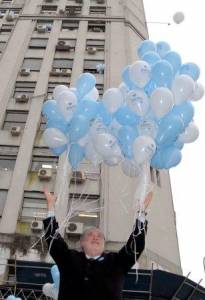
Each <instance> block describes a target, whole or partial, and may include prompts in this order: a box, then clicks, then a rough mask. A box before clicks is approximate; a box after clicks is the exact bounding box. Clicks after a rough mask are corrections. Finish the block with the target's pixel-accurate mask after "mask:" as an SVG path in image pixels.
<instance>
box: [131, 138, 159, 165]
mask: <svg viewBox="0 0 205 300" xmlns="http://www.w3.org/2000/svg"><path fill="white" fill-rule="evenodd" d="M155 150H156V144H155V141H154V140H153V139H152V138H151V137H149V136H145V135H144V136H139V137H137V138H136V139H135V141H134V145H133V152H134V159H135V161H136V163H137V164H143V163H144V162H147V161H149V160H151V158H152V156H153V155H154V153H155Z"/></svg>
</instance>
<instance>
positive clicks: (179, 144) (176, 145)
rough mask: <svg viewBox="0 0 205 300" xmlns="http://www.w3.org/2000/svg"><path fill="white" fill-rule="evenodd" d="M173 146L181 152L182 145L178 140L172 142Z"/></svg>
mask: <svg viewBox="0 0 205 300" xmlns="http://www.w3.org/2000/svg"><path fill="white" fill-rule="evenodd" d="M173 146H174V147H176V148H178V149H179V150H182V148H183V147H184V143H183V142H180V141H179V140H176V142H174V144H173Z"/></svg>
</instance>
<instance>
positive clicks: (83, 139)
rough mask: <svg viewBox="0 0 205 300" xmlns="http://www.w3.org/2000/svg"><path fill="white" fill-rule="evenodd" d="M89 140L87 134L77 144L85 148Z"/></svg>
mask: <svg viewBox="0 0 205 300" xmlns="http://www.w3.org/2000/svg"><path fill="white" fill-rule="evenodd" d="M89 140H90V136H89V134H88V133H87V134H86V135H84V136H83V137H82V138H81V139H79V140H78V144H79V145H80V146H81V147H85V146H86V145H87V143H88V142H89Z"/></svg>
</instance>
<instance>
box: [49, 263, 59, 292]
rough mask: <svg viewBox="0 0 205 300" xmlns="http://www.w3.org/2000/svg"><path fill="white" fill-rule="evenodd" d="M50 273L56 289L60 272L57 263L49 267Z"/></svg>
mask: <svg viewBox="0 0 205 300" xmlns="http://www.w3.org/2000/svg"><path fill="white" fill-rule="evenodd" d="M51 275H52V278H53V282H54V286H55V287H56V288H57V289H58V288H59V284H60V272H59V269H58V267H57V265H53V266H52V267H51Z"/></svg>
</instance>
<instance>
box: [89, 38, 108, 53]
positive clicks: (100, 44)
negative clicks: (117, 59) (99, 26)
mask: <svg viewBox="0 0 205 300" xmlns="http://www.w3.org/2000/svg"><path fill="white" fill-rule="evenodd" d="M89 47H94V48H96V49H97V50H98V51H104V50H105V41H104V40H87V41H86V49H87V48H89Z"/></svg>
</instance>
